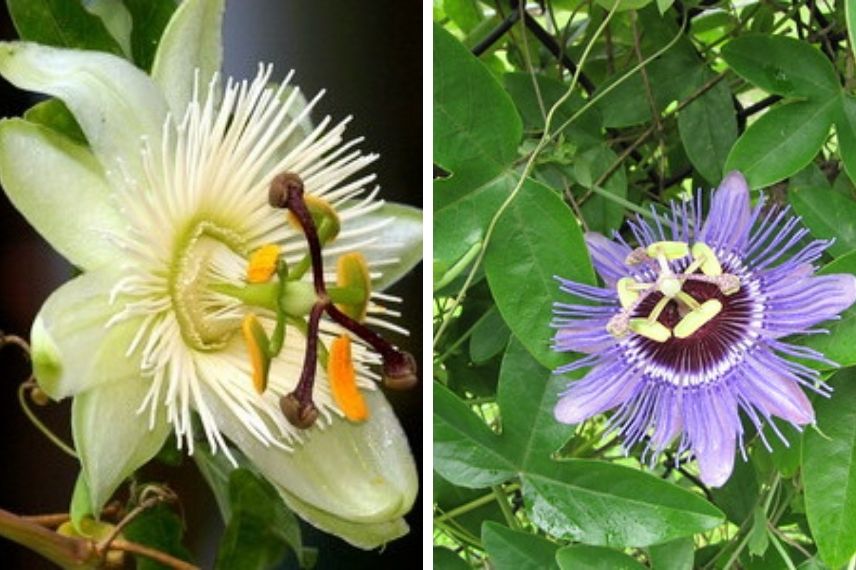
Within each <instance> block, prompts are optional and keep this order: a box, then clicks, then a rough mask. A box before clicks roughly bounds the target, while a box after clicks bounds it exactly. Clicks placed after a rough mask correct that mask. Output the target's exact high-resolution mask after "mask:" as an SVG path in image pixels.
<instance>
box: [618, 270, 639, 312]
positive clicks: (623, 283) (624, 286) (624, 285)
mask: <svg viewBox="0 0 856 570" xmlns="http://www.w3.org/2000/svg"><path fill="white" fill-rule="evenodd" d="M636 284H637V283H636V280H635V279H633V278H632V277H622V278H621V279H619V280H618V283H616V285H615V288H616V289H617V290H618V300H619V302H620V303H621V306H622V307H624V308H625V309H626V308H627V307H629V306H631V305H633V303H635V302H636V299H638V298H639V291H637V290H636V289H634V288H633V287H634V285H636Z"/></svg>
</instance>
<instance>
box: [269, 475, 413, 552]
mask: <svg viewBox="0 0 856 570" xmlns="http://www.w3.org/2000/svg"><path fill="white" fill-rule="evenodd" d="M277 490H278V491H279V494H280V496H281V497H282V500H283V501H285V504H286V505H288V508H289V509H291V510H292V511H294V512H295V513H297V515H298V516H299V517H300V518H302V519H303V520H305V521H306V522H308V523H309V524H311V525H312V526H314V527H316V528H319V529H321V530H323V531H324V532H326V533H329V534H334V535H336V536H338V537H339V538H341V539H342V540H344V541H345V542H347V543H349V544H351V545H353V546H356V547H357V548H362V549H364V550H371V549H373V548H378V547H380V546H383V545H384V544H386V543H387V542H390V541H392V540H395V539H396V538H400V537H402V536H404V535H405V534H407V533H408V532H409V531H410V527H409V526H408V525H407V523H406V522H404V519H403V518H396V519H392V520H389V521H384V522H378V523H355V522H351V521H348V520H345V519H341V518H339V517H336V516H334V515H331V514H330V513H328V512H325V511H322V510H320V509H316V508H315V507H313V506H312V505H309V504H308V503H305V502H303V501H301V500H300V499H298V498H297V497H295V496H294V495H292V494H291V493H289V492H288V491H286V490H284V489H283V488H281V487H279V488H277Z"/></svg>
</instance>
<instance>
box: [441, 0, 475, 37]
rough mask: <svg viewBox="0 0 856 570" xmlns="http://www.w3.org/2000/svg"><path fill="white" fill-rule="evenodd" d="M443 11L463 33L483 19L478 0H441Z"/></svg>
mask: <svg viewBox="0 0 856 570" xmlns="http://www.w3.org/2000/svg"><path fill="white" fill-rule="evenodd" d="M443 11H444V12H445V13H446V15H447V16H448V17H449V19H450V20H452V21H453V22H454V23H455V25H456V26H458V27H459V28H460V29H461V31H462V32H464V33H469V32H470V31H472V30H473V28H475V27H476V26H478V25H479V23H480V22H481V21H482V20H483V19H484V14H483V13H482V10H481V7H480V6H479V3H478V0H443Z"/></svg>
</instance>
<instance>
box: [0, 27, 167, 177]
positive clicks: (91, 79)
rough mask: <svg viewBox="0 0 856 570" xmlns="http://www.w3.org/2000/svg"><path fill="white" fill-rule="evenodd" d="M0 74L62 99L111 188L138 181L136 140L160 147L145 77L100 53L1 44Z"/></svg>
mask: <svg viewBox="0 0 856 570" xmlns="http://www.w3.org/2000/svg"><path fill="white" fill-rule="evenodd" d="M0 74H2V75H3V76H4V77H5V78H6V79H8V80H9V81H10V82H11V83H12V84H14V85H15V86H16V87H19V88H21V89H27V90H30V91H38V92H40V93H46V94H48V95H53V96H54V97H59V98H60V99H62V100H63V101H64V102H65V104H66V105H67V106H68V108H69V109H70V110H71V112H72V113H74V116H75V117H76V118H77V121H78V122H79V123H80V126H81V127H82V128H83V132H84V133H85V134H86V138H87V140H88V141H89V144H90V145H91V146H92V150H93V152H94V153H95V156H96V157H97V158H98V160H99V161H100V162H101V164H102V166H103V167H104V170H105V172H106V174H107V178H108V179H109V180H110V181H111V183H112V184H113V185H114V186H116V187H119V186H124V185H126V184H127V181H128V180H129V179H130V180H132V181H133V180H136V181H142V180H144V178H143V176H142V172H143V170H142V162H141V137H147V138H148V139H149V141H150V143H151V147H152V148H160V140H161V131H162V128H163V125H164V121H165V120H166V114H167V106H166V101H165V100H164V98H163V95H162V94H161V92H160V90H159V89H158V87H157V85H155V83H154V82H153V81H152V80H151V79H150V78H149V77H148V76H147V75H146V74H145V73H143V72H142V71H140V70H139V69H137V68H136V67H134V66H133V65H132V64H131V63H129V62H127V61H125V60H124V59H122V58H119V57H116V56H114V55H110V54H106V53H100V52H96V51H83V50H72V49H62V48H54V47H48V46H42V45H38V44H33V43H29V42H2V43H0Z"/></svg>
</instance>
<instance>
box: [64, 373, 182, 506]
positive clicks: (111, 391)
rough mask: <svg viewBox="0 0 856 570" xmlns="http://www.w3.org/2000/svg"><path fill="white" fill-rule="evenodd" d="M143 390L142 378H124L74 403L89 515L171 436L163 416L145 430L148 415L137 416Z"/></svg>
mask: <svg viewBox="0 0 856 570" xmlns="http://www.w3.org/2000/svg"><path fill="white" fill-rule="evenodd" d="M148 389H149V382H148V381H147V380H145V379H143V378H142V377H141V376H139V375H137V376H128V377H125V378H122V379H121V381H116V382H112V383H110V384H107V385H104V386H98V387H96V388H93V389H91V390H87V391H86V392H83V393H82V394H78V395H77V396H75V398H74V401H73V403H72V407H71V415H72V418H71V426H72V433H73V435H74V445H75V448H76V449H77V453H78V455H79V456H80V463H81V465H82V467H83V476H84V478H85V480H86V483H87V485H88V488H89V497H90V501H91V505H90V506H91V507H92V512H94V513H98V512H100V511H101V507H102V506H103V505H104V503H106V502H107V500H108V499H110V497H111V496H112V495H113V493H114V492H115V491H116V489H117V488H118V487H119V485H121V484H122V481H124V480H125V479H126V478H127V477H128V476H129V475H130V474H131V473H133V472H134V471H136V470H137V469H138V468H139V467H140V466H142V465H144V464H146V463H147V462H148V461H149V460H150V459H151V458H152V457H154V456H155V454H157V452H158V451H159V450H160V448H161V447H162V446H163V444H164V442H165V441H166V438H167V436H168V435H169V433H170V431H171V426H170V425H169V424H168V423H167V422H166V418H165V417H164V415H163V413H161V416H160V417H158V418H156V421H155V422H154V426H153V429H149V415H148V414H147V413H137V410H138V408H139V407H140V404H141V403H142V402H143V399H144V398H145V396H146V393H147V391H148ZM161 410H163V408H161Z"/></svg>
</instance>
